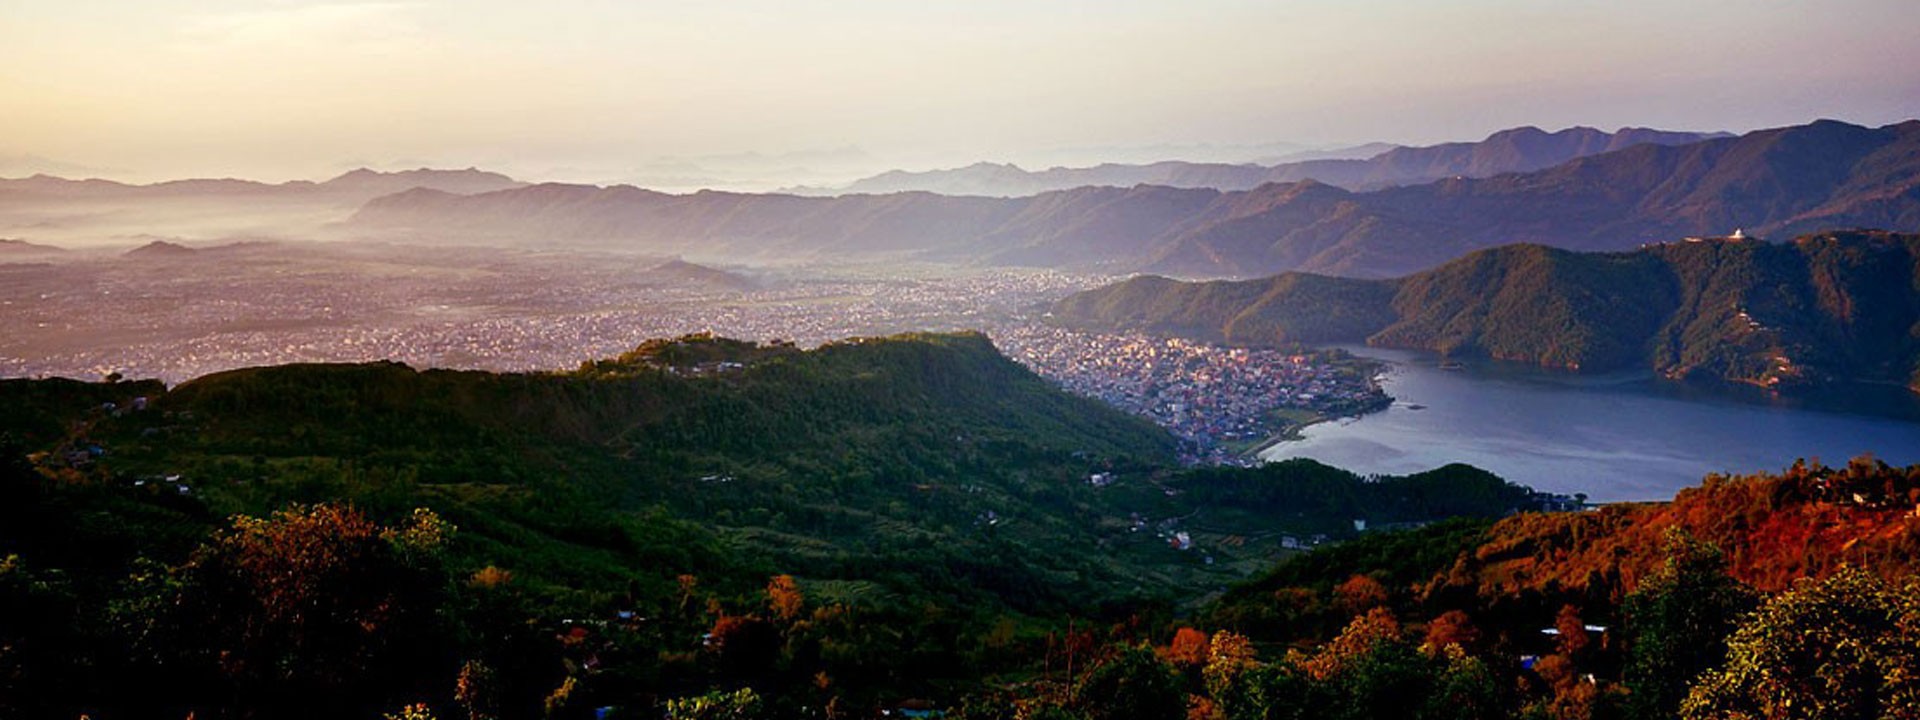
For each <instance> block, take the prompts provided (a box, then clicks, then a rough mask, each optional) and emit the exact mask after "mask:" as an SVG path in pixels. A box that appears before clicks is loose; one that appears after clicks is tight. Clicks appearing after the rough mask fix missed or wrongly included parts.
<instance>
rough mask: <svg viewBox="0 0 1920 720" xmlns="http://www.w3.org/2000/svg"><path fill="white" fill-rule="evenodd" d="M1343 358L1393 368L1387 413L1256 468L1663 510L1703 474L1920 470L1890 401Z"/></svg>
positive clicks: (1910, 405)
mask: <svg viewBox="0 0 1920 720" xmlns="http://www.w3.org/2000/svg"><path fill="white" fill-rule="evenodd" d="M1345 349H1346V350H1348V351H1349V352H1352V353H1354V354H1356V355H1362V356H1366V357H1371V358H1376V359H1379V360H1384V361H1386V362H1388V363H1390V369H1389V370H1388V371H1387V377H1386V380H1385V383H1384V384H1385V387H1386V390H1387V393H1388V394H1390V395H1392V396H1393V397H1394V404H1393V407H1391V408H1388V409H1387V410H1386V411H1384V412H1379V413H1374V414H1370V415H1366V416H1363V417H1360V418H1348V419H1343V420H1337V421H1333V422H1327V423H1321V424H1318V425H1314V426H1311V427H1308V428H1307V429H1306V430H1305V431H1304V433H1303V434H1304V435H1305V438H1304V439H1302V440H1299V441H1294V442H1284V443H1280V444H1279V445H1275V446H1274V447H1272V448H1270V449H1268V450H1267V451H1266V452H1263V453H1261V457H1263V458H1265V459H1267V460H1281V459H1285V458H1291V457H1307V458H1313V459H1315V460H1319V461H1321V462H1324V463H1327V464H1329V465H1334V466H1337V467H1342V468H1346V469H1349V470H1352V471H1354V472H1359V473H1367V474H1372V473H1379V474H1396V475H1397V474H1405V473H1410V472H1419V471H1421V470H1426V469H1430V468H1433V467H1437V466H1440V465H1444V464H1446V463H1450V462H1464V463H1468V464H1470V465H1475V466H1478V467H1482V468H1486V469H1487V470H1491V471H1493V472H1495V473H1498V474H1499V475H1501V476H1502V477H1505V478H1507V479H1509V480H1512V481H1514V482H1518V483H1522V484H1526V485H1531V486H1533V487H1535V488H1537V489H1540V490H1547V491H1551V492H1559V493H1576V492H1584V493H1586V494H1587V495H1588V496H1589V497H1590V498H1592V499H1593V500H1596V501H1618V500H1657V499H1667V498H1671V497H1672V496H1673V494H1674V493H1675V492H1677V491H1678V490H1680V489H1681V488H1683V487H1687V486H1689V485H1697V484H1699V482H1700V478H1701V477H1703V476H1705V475H1706V474H1707V473H1712V472H1725V473H1749V472H1756V471H1761V470H1780V469H1783V468H1785V467H1787V466H1788V465H1791V464H1793V461H1794V460H1795V459H1796V458H1803V457H1804V458H1807V459H1809V460H1812V459H1815V458H1818V459H1819V460H1821V461H1823V462H1825V463H1827V464H1829V465H1839V464H1842V463H1845V462H1846V461H1847V459H1848V458H1851V457H1853V456H1855V455H1859V454H1862V453H1868V452H1871V453H1872V454H1873V455H1874V456H1875V457H1878V458H1880V459H1883V460H1886V461H1887V462H1889V463H1894V464H1899V465H1906V464H1913V463H1920V398H1917V397H1916V396H1915V395H1914V394H1913V393H1910V392H1908V391H1906V390H1905V389H1902V388H1898V387H1891V386H1860V387H1854V388H1847V389H1842V390H1838V391H1831V392H1822V393H1821V396H1820V397H1818V398H1806V399H1782V398H1775V397H1772V396H1770V395H1769V394H1768V393H1765V392H1763V391H1760V390H1758V389H1747V388H1741V387H1731V388H1716V387H1701V386H1698V385H1692V384H1681V383H1675V382H1670V381H1666V380H1661V379H1659V378H1657V377H1655V376H1653V375H1652V374H1650V373H1622V374H1608V375H1584V374H1583V375H1575V374H1572V373H1565V372H1553V371H1548V370H1541V369H1538V368H1533V367H1527V366H1518V365H1514V364H1510V363H1497V362H1491V361H1471V362H1469V363H1467V366H1466V367H1465V368H1463V369H1459V370H1442V369H1440V368H1439V361H1438V359H1437V358H1436V357H1435V356H1434V355H1432V354H1428V353H1419V352H1409V351H1398V350H1386V349H1381V348H1368V347H1348V348H1345ZM1416 408H1419V409H1416Z"/></svg>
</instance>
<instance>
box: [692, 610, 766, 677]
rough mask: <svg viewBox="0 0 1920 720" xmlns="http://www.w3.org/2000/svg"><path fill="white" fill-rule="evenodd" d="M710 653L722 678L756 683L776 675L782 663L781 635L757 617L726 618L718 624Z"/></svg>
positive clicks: (714, 631) (714, 627) (722, 618)
mask: <svg viewBox="0 0 1920 720" xmlns="http://www.w3.org/2000/svg"><path fill="white" fill-rule="evenodd" d="M711 632H712V635H713V638H712V642H711V643H710V644H709V645H708V648H707V649H708V650H709V651H711V652H712V653H713V656H714V659H715V661H716V662H717V664H718V665H719V668H720V673H721V675H723V676H725V677H727V678H728V679H732V680H737V681H745V682H752V681H756V680H759V679H761V678H763V677H765V676H766V675H767V674H768V673H771V672H773V669H774V665H775V664H776V663H777V662H778V661H779V659H780V632H779V631H778V630H776V629H775V628H774V627H773V624H772V623H769V622H767V621H765V620H761V619H760V618H757V617H748V616H742V615H726V616H722V617H721V618H720V619H719V620H716V621H714V623H713V630H712V631H711Z"/></svg>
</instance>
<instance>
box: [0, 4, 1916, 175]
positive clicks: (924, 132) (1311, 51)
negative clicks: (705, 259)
mask: <svg viewBox="0 0 1920 720" xmlns="http://www.w3.org/2000/svg"><path fill="white" fill-rule="evenodd" d="M0 38H4V40H0V156H8V155H11V156H15V157H18V156H23V155H31V156H39V157H44V158H50V159H53V160H58V161H63V162H65V163H70V164H73V165H78V166H84V167H88V168H97V169H102V170H105V171H108V172H107V174H109V175H121V176H128V177H136V178H152V177H156V176H181V175H244V176H252V177H261V178H266V179H284V178H290V177H317V176H323V175H329V174H332V173H335V172H337V171H339V170H341V169H343V168H345V167H349V166H352V165H357V164H372V165H375V166H382V167H394V166H398V165H418V164H433V165H447V166H466V165H481V166H487V167H496V168H501V169H506V170H510V171H514V172H516V173H519V174H523V175H529V176H533V177H536V178H540V177H541V176H547V177H560V178H566V179H582V180H597V179H610V178H616V177H625V176H627V175H630V174H634V173H641V172H643V169H646V170H644V171H645V172H659V171H660V170H659V168H660V166H661V164H660V163H659V162H658V161H657V160H656V158H659V157H662V156H680V157H694V158H698V157H699V156H708V155H720V154H735V153H743V152H748V151H753V152H759V153H766V154H778V153H784V152H792V151H821V150H832V149H841V148H848V147H857V148H859V149H860V150H862V151H864V153H865V156H864V158H846V157H842V156H843V155H852V154H851V153H840V154H830V153H829V154H815V155H813V156H811V157H805V158H795V159H793V162H796V163H798V162H805V163H807V164H810V165H814V166H816V169H817V170H818V169H823V168H830V167H833V166H836V165H846V166H848V169H844V170H841V171H843V172H846V171H851V167H852V166H853V165H855V164H872V163H878V164H881V165H902V166H909V167H928V166H939V165H953V164H964V163H967V162H972V161H974V160H1011V161H1016V162H1026V163H1029V164H1033V163H1041V162H1052V161H1056V160H1057V159H1058V158H1062V157H1067V156H1069V154H1067V153H1062V152H1059V151H1060V150H1062V149H1064V148H1101V147H1112V148H1122V147H1138V146H1150V145H1161V144H1173V145H1185V144H1197V143H1206V144H1213V145H1258V144H1265V143H1273V142H1280V141H1291V142H1299V143H1307V144H1328V143H1336V142H1362V141H1369V140H1389V141H1397V142H1411V143H1426V142H1433V141H1442V140H1454V139H1472V138H1478V137H1480V136H1484V135H1485V134H1487V133H1489V132H1491V131H1493V130H1497V129H1500V128H1504V127H1509V126H1514V125H1522V124H1533V125H1539V126H1542V127H1547V128H1550V129H1557V128H1560V127H1565V126H1568V125H1574V124H1585V125H1595V126H1600V127H1603V128H1607V129H1612V128H1614V127H1617V126H1620V125H1645V126H1654V127H1662V128H1673V129H1716V130H1717V129H1726V130H1735V131H1739V130H1748V129H1753V128H1757V127H1767V126H1775V125H1784V124H1794V123H1800V122H1805V121H1807V120H1811V119H1814V118H1819V117H1833V118H1838V119H1843V120H1848V121H1851V122H1857V123H1862V124H1873V125H1878V124H1884V123H1887V122H1893V121H1897V120H1901V119H1906V118H1911V117H1920V72H1916V71H1915V70H1914V68H1915V67H1916V66H1915V58H1916V57H1920V2H1915V0H1823V1H1817V2H1816V1H1814V0H1806V1H1804V2H1782V1H1774V0H1707V1H1698V2H1693V1H1684V0H1662V1H1660V2H1651V1H1643V0H1606V1H1603V2H1602V1H1586V0H1581V1H1568V0H1284V1H1282V0H1275V1H1272V2H1239V1H1233V0H1211V1H1208V0H1184V1H1175V0H1167V1H1163V2H1148V1H1144V0H1088V1H1085V2H1078V1H1075V2H1051V1H1047V0H1009V1H1004V2H1003V1H1000V0H964V1H954V2H943V1H922V0H847V1H839V2H826V1H808V0H697V1H690V2H678V1H665V0H660V1H647V0H608V1H606V2H585V1H582V2H559V1H556V2H526V1H525V0H512V1H493V0H458V1H447V2H440V1H434V0H420V1H404V0H403V1H397V2H300V1H292V0H288V1H280V2H274V1H261V2H222V1H211V2H180V1H173V0H138V1H124V2H123V1H119V0H113V1H108V0H53V1H46V2H42V1H39V0H31V1H28V0H0ZM1169 152H1171V151H1169ZM1095 154H1098V153H1097V152H1096V153H1085V152H1083V153H1080V155H1087V156H1091V155H1095ZM1171 154H1178V153H1171ZM856 159H858V160H860V162H859V163H856V162H854V160H856ZM1089 159H1092V158H1091V157H1089ZM736 160H738V159H736ZM728 162H732V161H729V160H726V159H724V158H722V159H713V158H708V159H704V160H702V159H696V160H694V161H693V164H695V165H700V166H701V167H699V168H687V172H690V173H691V172H696V171H701V170H705V171H711V170H713V167H712V166H714V165H725V164H727V163H728ZM739 163H745V161H744V160H739ZM745 164H750V163H745ZM770 164H777V163H770ZM647 168H651V169H647ZM669 169H671V168H669ZM862 169H864V168H862ZM740 172H745V170H741V171H740Z"/></svg>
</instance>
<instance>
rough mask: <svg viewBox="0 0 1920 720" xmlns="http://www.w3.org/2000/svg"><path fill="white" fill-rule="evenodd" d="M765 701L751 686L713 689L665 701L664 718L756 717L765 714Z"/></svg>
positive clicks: (725, 719) (732, 719) (723, 719)
mask: <svg viewBox="0 0 1920 720" xmlns="http://www.w3.org/2000/svg"><path fill="white" fill-rule="evenodd" d="M765 710H766V706H765V703H762V702H761V701H760V696H759V695H758V694H756V693H755V692H754V691H753V688H740V689H739V690H735V691H733V692H723V691H719V690H715V691H713V692H710V693H707V694H705V695H695V696H693V697H684V698H680V699H677V700H668V701H667V715H666V717H667V720H758V719H759V718H763V717H766V712H765Z"/></svg>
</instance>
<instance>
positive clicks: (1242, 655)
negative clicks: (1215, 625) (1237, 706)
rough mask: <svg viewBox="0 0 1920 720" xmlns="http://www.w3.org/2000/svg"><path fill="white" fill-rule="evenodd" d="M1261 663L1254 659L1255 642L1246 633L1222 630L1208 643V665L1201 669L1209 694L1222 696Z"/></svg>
mask: <svg viewBox="0 0 1920 720" xmlns="http://www.w3.org/2000/svg"><path fill="white" fill-rule="evenodd" d="M1258 664H1259V663H1258V662H1257V661H1256V660H1255V659H1254V650H1253V642H1252V641H1249V640H1247V637H1246V636H1245V635H1241V634H1239V633H1232V632H1227V631H1225V630H1222V631H1220V632H1217V633H1214V634H1213V638H1212V639H1211V640H1210V641H1209V642H1208V643H1207V666H1206V667H1205V668H1204V669H1202V670H1201V673H1200V674H1201V677H1202V678H1203V679H1204V681H1205V685H1206V688H1207V694H1209V695H1212V696H1214V697H1216V698H1217V697H1220V696H1221V695H1223V694H1225V693H1227V692H1228V690H1227V688H1230V687H1232V686H1233V684H1234V683H1235V682H1237V681H1238V680H1239V679H1240V675H1241V674H1243V673H1245V672H1246V671H1248V670H1251V669H1253V668H1254V667H1255V666H1256V665H1258Z"/></svg>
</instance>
